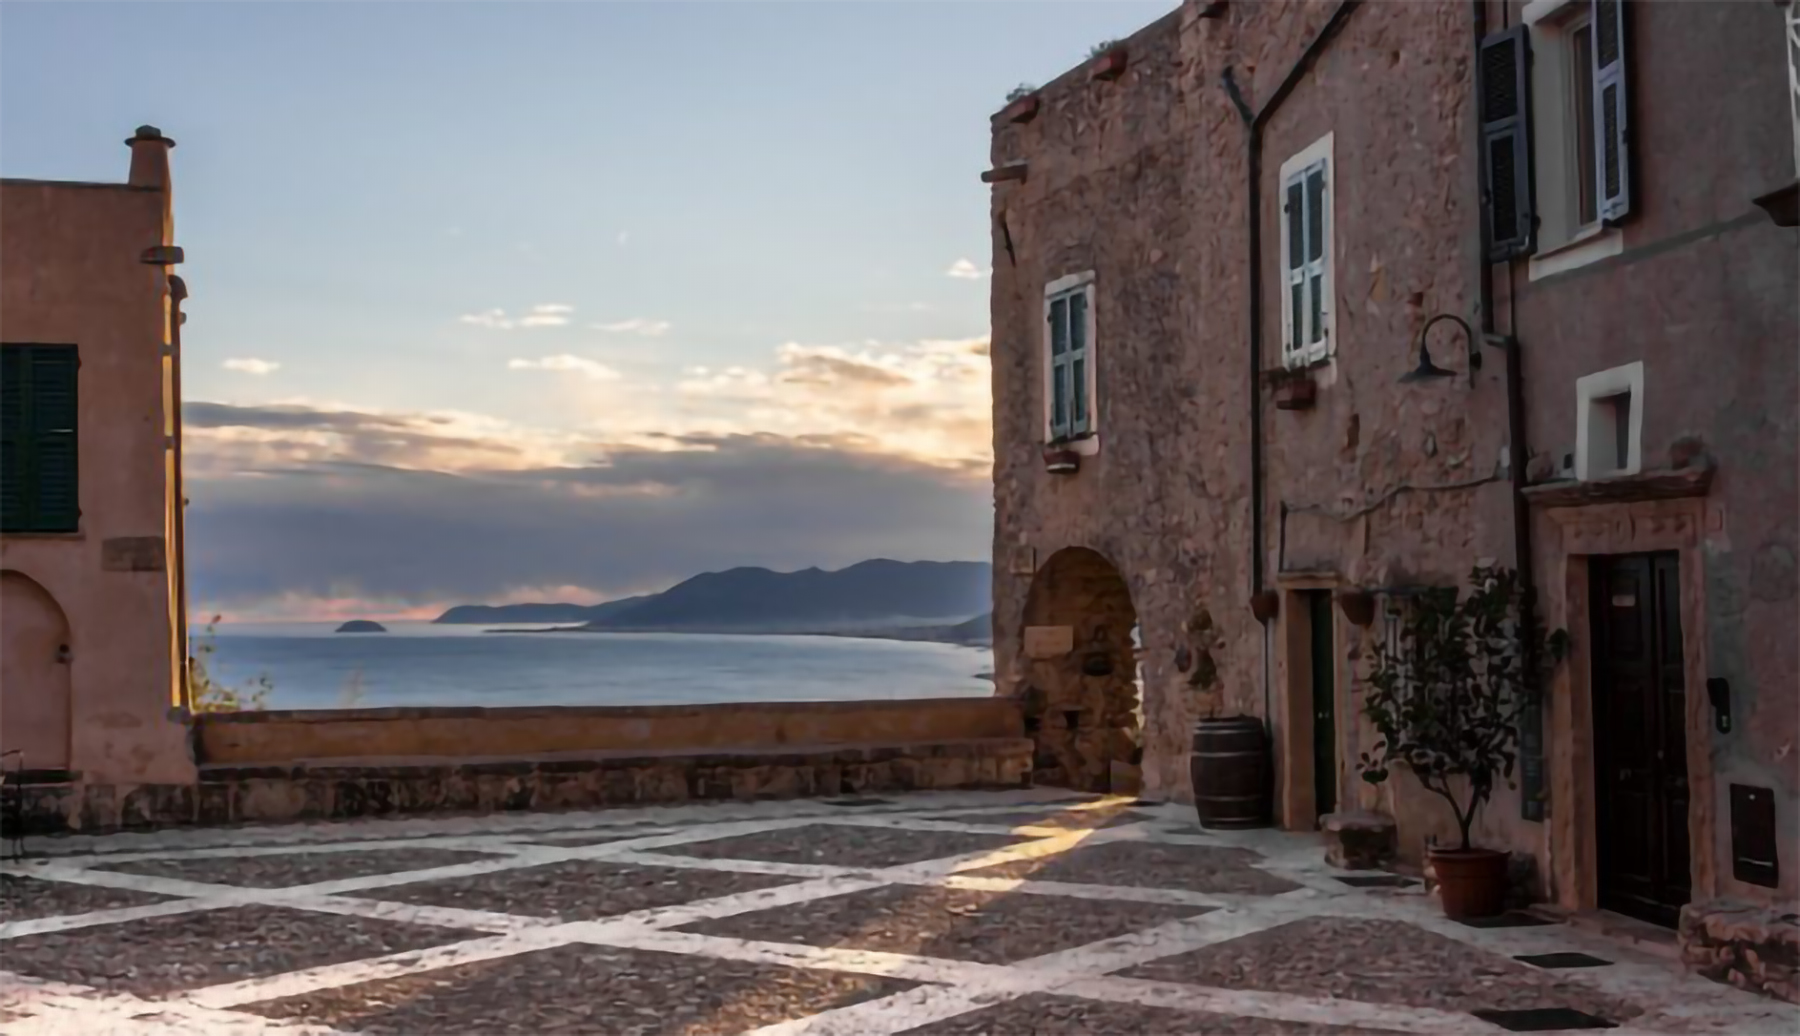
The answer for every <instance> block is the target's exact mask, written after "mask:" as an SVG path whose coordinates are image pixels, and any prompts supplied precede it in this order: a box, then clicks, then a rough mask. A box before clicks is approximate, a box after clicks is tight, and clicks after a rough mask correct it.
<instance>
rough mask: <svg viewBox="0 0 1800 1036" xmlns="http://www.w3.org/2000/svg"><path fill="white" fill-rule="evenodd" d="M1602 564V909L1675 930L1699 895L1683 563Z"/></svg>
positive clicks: (1616, 560)
mask: <svg viewBox="0 0 1800 1036" xmlns="http://www.w3.org/2000/svg"><path fill="white" fill-rule="evenodd" d="M1592 565H1593V567H1592V569H1591V588H1592V595H1593V596H1592V606H1593V618H1592V629H1593V646H1594V671H1593V696H1594V790H1595V807H1596V809H1595V827H1596V829H1597V830H1596V834H1597V835H1598V838H1599V854H1598V855H1599V865H1600V874H1599V886H1600V888H1599V892H1600V906H1601V907H1602V908H1603V909H1606V910H1616V911H1618V912H1619V913H1621V914H1629V915H1630V916H1632V917H1637V918H1641V919H1643V920H1645V921H1651V922H1654V923H1656V924H1660V925H1667V926H1670V927H1673V926H1674V925H1675V921H1676V917H1677V916H1678V914H1679V913H1680V911H1681V907H1682V904H1684V903H1686V902H1687V901H1688V897H1689V895H1690V893H1691V887H1690V882H1689V878H1688V826H1687V809H1688V774H1687V731H1686V727H1685V725H1684V724H1685V718H1686V714H1687V710H1686V691H1687V688H1686V686H1685V684H1684V682H1683V679H1682V664H1681V662H1682V659H1681V571H1680V564H1679V561H1678V558H1677V556H1676V555H1674V554H1633V555H1624V556H1618V557H1605V558H1595V559H1594V560H1593V563H1592Z"/></svg>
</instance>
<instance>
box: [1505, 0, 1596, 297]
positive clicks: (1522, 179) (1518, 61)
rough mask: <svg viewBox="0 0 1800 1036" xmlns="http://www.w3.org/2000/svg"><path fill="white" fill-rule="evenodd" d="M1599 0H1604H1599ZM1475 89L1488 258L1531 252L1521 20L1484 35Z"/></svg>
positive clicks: (1526, 73) (1527, 69) (1526, 40)
mask: <svg viewBox="0 0 1800 1036" xmlns="http://www.w3.org/2000/svg"><path fill="white" fill-rule="evenodd" d="M1594 2H1596V3H1597V2H1599V0H1594ZM1478 80H1479V81H1478V82H1477V83H1476V91H1477V94H1478V96H1479V99H1480V107H1481V112H1480V114H1481V162H1482V165H1483V171H1484V172H1485V173H1486V177H1487V192H1486V195H1485V196H1484V197H1483V198H1482V199H1481V201H1482V208H1483V210H1484V211H1485V214H1486V218H1487V229H1488V261H1489V262H1502V261H1504V260H1507V259H1514V258H1518V257H1519V256H1525V255H1530V254H1531V253H1532V251H1533V250H1534V249H1535V247H1536V241H1535V238H1536V234H1535V231H1536V229H1537V214H1536V211H1535V208H1536V206H1535V205H1534V203H1533V202H1534V199H1533V192H1532V174H1531V39H1530V36H1529V35H1528V33H1527V30H1526V28H1525V26H1523V25H1516V26H1514V27H1512V28H1510V29H1507V30H1506V31H1504V32H1496V33H1493V34H1491V35H1489V36H1488V37H1486V38H1485V39H1483V40H1482V41H1481V62H1480V65H1479V74H1478Z"/></svg>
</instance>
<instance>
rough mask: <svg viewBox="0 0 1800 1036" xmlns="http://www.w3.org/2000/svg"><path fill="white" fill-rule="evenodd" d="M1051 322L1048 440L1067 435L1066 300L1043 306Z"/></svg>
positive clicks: (1067, 302) (1060, 299) (1062, 298)
mask: <svg viewBox="0 0 1800 1036" xmlns="http://www.w3.org/2000/svg"><path fill="white" fill-rule="evenodd" d="M1045 309H1046V310H1047V311H1048V313H1047V318H1048V320H1049V322H1050V350H1049V352H1050V357H1049V360H1050V438H1051V439H1064V438H1067V437H1068V435H1069V429H1070V422H1069V404H1070V399H1069V300H1068V297H1067V296H1064V297H1061V298H1056V299H1052V300H1051V301H1050V304H1049V305H1048V306H1046V307H1045Z"/></svg>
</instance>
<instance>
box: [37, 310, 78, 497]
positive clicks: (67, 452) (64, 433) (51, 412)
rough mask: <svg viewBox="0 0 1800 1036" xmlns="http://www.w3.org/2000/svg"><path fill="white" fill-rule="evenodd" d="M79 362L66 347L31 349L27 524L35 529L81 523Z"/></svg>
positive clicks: (70, 349) (72, 348)
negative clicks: (31, 461)
mask: <svg viewBox="0 0 1800 1036" xmlns="http://www.w3.org/2000/svg"><path fill="white" fill-rule="evenodd" d="M80 371H81V360H80V358H79V356H78V355H77V353H76V351H75V347H74V346H72V345H54V346H37V347H35V348H33V349H32V350H31V381H30V384H31V407H30V410H31V426H32V427H31V430H32V435H33V437H34V438H35V440H36V442H35V446H36V454H37V456H36V464H35V465H34V467H35V468H36V471H34V472H33V474H34V475H36V482H37V484H36V486H34V487H33V488H34V489H35V490H36V500H35V501H34V503H35V505H36V506H35V507H34V508H33V510H34V511H35V513H34V514H33V516H32V518H33V521H32V524H33V525H34V526H35V527H36V528H37V529H38V531H40V532H75V531H76V530H78V529H79V528H80V527H81V480H80V478H79V477H78V467H79V455H78V452H77V449H76V426H77V425H78V423H79V417H80V415H79V409H78V407H77V402H76V401H77V394H78V385H79V381H80Z"/></svg>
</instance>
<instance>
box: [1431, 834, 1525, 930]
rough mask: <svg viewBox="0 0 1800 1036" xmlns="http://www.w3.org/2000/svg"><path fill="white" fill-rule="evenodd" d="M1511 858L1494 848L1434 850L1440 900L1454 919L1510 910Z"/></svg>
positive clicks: (1484, 915)
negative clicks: (1508, 865) (1508, 878)
mask: <svg viewBox="0 0 1800 1036" xmlns="http://www.w3.org/2000/svg"><path fill="white" fill-rule="evenodd" d="M1506 863H1507V856H1506V854H1505V853H1503V852H1497V851H1495V850H1493V849H1432V850H1431V869H1432V870H1433V871H1435V872H1436V873H1437V880H1438V898H1439V899H1440V900H1441V901H1442V902H1443V904H1444V916H1445V917H1448V918H1450V919H1452V920H1462V919H1464V918H1471V917H1494V916H1497V915H1499V914H1501V913H1503V912H1504V911H1505V910H1506Z"/></svg>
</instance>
